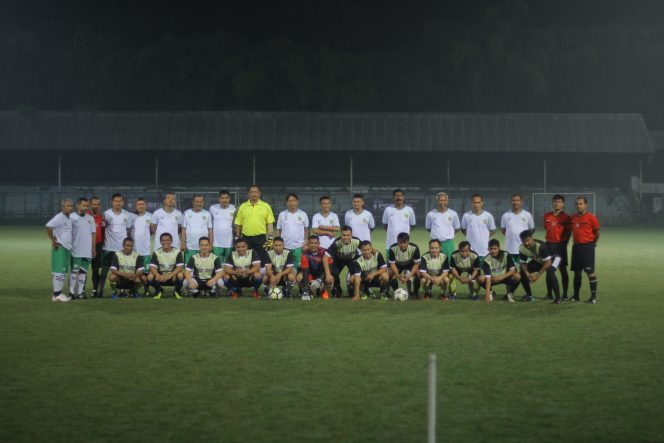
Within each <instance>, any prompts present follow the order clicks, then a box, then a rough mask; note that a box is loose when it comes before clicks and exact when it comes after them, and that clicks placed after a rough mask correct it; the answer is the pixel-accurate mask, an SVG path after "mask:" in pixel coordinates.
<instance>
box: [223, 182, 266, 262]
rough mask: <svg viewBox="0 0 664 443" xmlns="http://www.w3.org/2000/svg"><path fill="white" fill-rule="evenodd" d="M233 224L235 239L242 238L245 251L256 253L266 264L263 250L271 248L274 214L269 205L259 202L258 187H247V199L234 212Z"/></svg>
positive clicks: (259, 193) (259, 190)
mask: <svg viewBox="0 0 664 443" xmlns="http://www.w3.org/2000/svg"><path fill="white" fill-rule="evenodd" d="M234 224H235V237H236V239H237V238H240V236H242V238H243V239H244V240H245V242H246V246H247V249H250V250H253V251H256V252H257V253H258V255H259V256H260V259H261V261H262V262H263V263H267V254H266V252H265V249H271V248H272V238H273V234H272V229H273V225H274V213H273V212H272V208H271V207H270V205H269V204H267V203H266V202H264V201H263V200H261V189H260V188H259V187H258V185H251V186H249V199H248V200H247V201H245V202H244V203H242V204H241V205H240V207H239V208H238V210H237V211H236V213H235V221H234ZM236 250H237V247H236ZM230 255H231V254H229V256H230Z"/></svg>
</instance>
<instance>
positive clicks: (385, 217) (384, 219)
mask: <svg viewBox="0 0 664 443" xmlns="http://www.w3.org/2000/svg"><path fill="white" fill-rule="evenodd" d="M389 211H390V208H389V207H387V208H385V210H384V211H383V224H384V225H386V224H387V221H388V219H389V217H388V216H387V213H388V212H389Z"/></svg>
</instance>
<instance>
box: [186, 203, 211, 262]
mask: <svg viewBox="0 0 664 443" xmlns="http://www.w3.org/2000/svg"><path fill="white" fill-rule="evenodd" d="M204 206H205V197H203V196H202V195H200V194H196V195H194V197H193V198H192V199H191V209H187V210H186V211H184V215H183V216H182V231H181V232H180V235H181V236H182V242H181V243H182V252H183V254H184V262H185V264H188V263H189V259H190V258H191V257H193V256H194V255H196V254H198V253H199V250H198V244H199V240H200V239H201V238H203V237H206V238H208V239H209V238H210V237H212V216H211V215H210V213H209V212H208V211H207V210H206V209H205V208H204Z"/></svg>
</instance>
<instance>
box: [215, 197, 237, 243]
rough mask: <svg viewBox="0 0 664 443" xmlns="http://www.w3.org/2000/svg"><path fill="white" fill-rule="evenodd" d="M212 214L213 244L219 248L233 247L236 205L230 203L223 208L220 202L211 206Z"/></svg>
mask: <svg viewBox="0 0 664 443" xmlns="http://www.w3.org/2000/svg"><path fill="white" fill-rule="evenodd" d="M210 214H212V231H213V233H214V243H213V246H214V247H217V248H231V247H233V218H235V206H233V205H230V204H229V205H228V206H227V207H225V208H222V207H221V205H220V204H218V203H217V204H215V205H212V206H210Z"/></svg>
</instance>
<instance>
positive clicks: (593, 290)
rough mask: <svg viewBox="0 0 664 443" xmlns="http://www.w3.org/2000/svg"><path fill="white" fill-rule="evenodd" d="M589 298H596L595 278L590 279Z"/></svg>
mask: <svg viewBox="0 0 664 443" xmlns="http://www.w3.org/2000/svg"><path fill="white" fill-rule="evenodd" d="M590 296H591V297H592V298H595V297H597V277H591V278H590Z"/></svg>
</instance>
